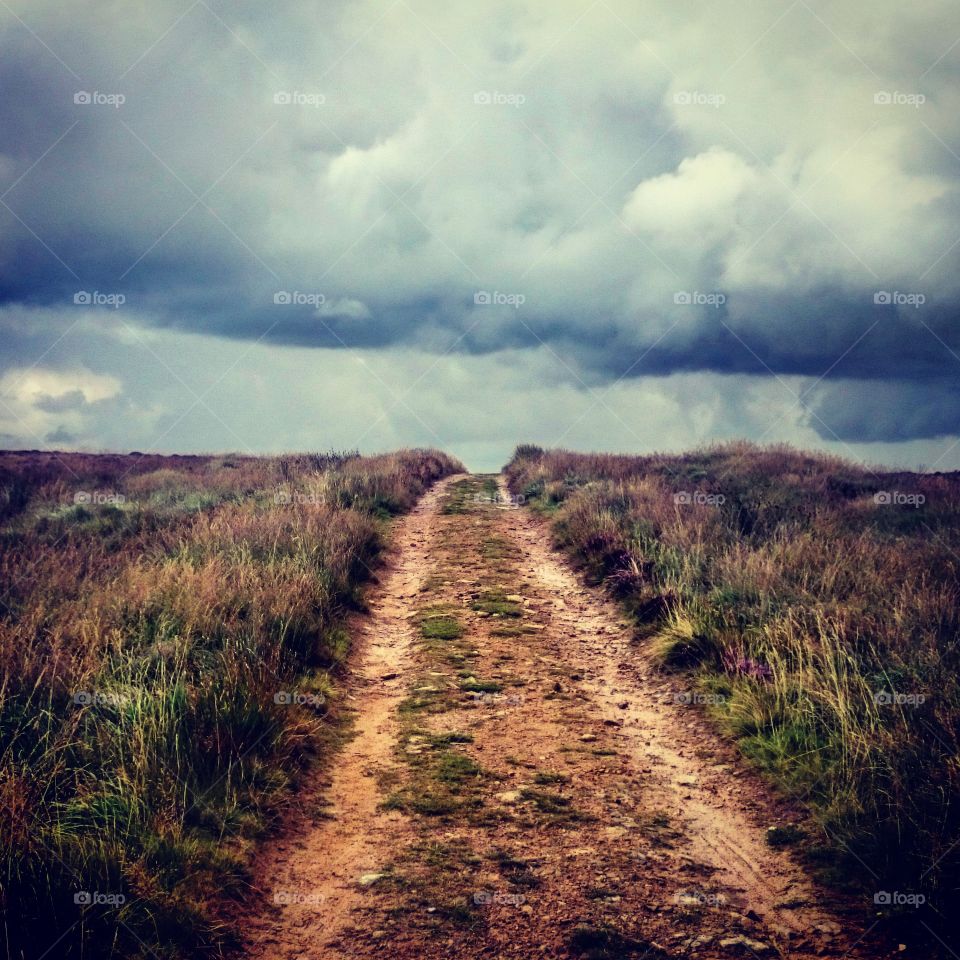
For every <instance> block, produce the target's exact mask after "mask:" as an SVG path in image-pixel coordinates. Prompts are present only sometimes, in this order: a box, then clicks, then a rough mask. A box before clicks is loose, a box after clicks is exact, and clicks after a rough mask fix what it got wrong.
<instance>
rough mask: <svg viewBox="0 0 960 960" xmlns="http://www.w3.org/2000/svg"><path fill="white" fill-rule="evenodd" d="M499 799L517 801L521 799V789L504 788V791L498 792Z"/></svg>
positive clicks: (503, 801) (506, 801)
mask: <svg viewBox="0 0 960 960" xmlns="http://www.w3.org/2000/svg"><path fill="white" fill-rule="evenodd" d="M497 799H498V800H499V801H500V802H501V803H516V802H517V801H518V800H519V799H520V791H519V790H504V791H503V793H498V794H497Z"/></svg>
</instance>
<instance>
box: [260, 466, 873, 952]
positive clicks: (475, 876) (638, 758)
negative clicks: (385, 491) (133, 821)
mask: <svg viewBox="0 0 960 960" xmlns="http://www.w3.org/2000/svg"><path fill="white" fill-rule="evenodd" d="M494 494H496V487H495V486H494V484H493V483H492V482H491V481H490V480H484V479H483V478H467V479H463V478H459V479H455V480H454V481H452V482H447V483H446V484H444V485H443V486H442V487H441V488H438V489H435V490H434V491H433V492H431V493H430V494H429V495H428V496H427V497H426V498H425V499H424V500H423V502H422V503H421V504H420V505H419V507H418V508H417V510H416V511H415V512H414V513H413V514H411V515H410V516H409V517H407V518H405V519H404V520H402V521H401V522H400V523H399V524H398V526H397V529H396V536H395V542H396V549H395V551H394V561H393V564H392V566H391V567H390V568H389V569H388V572H387V574H386V575H385V576H384V578H383V581H382V583H381V584H380V586H379V587H378V588H377V590H376V591H375V593H374V596H373V598H372V612H371V616H370V617H369V618H368V619H367V620H366V622H365V626H364V630H363V634H364V637H362V638H361V653H360V657H359V659H360V666H359V668H358V672H359V676H360V678H361V680H360V681H358V683H357V687H356V690H355V692H354V693H355V696H356V697H357V701H356V705H357V707H358V710H359V720H358V724H357V736H356V738H355V739H353V740H352V741H351V742H350V743H349V745H348V746H347V747H346V748H345V750H344V751H343V752H342V754H341V755H340V756H339V757H338V758H337V760H336V761H335V763H334V765H333V767H332V782H331V784H330V785H329V789H325V788H324V785H323V784H317V785H316V787H315V788H314V789H313V790H312V791H308V792H307V795H306V796H305V802H304V809H305V810H309V809H310V808H311V807H314V806H316V804H317V802H318V801H319V800H320V798H321V797H325V798H326V801H327V802H328V803H329V804H330V812H331V814H332V816H333V817H334V819H328V820H322V821H320V822H319V823H313V822H312V821H311V820H310V817H309V815H308V814H307V813H306V812H305V813H304V814H302V815H301V816H299V817H298V818H297V819H296V821H295V822H293V823H291V824H290V825H289V828H288V831H287V834H286V837H285V839H283V840H282V841H281V842H280V843H279V844H277V845H276V846H274V847H271V849H270V852H269V857H268V860H267V861H266V862H265V863H264V864H263V865H262V872H261V875H260V877H259V878H258V886H259V888H260V889H261V890H262V891H263V892H264V898H265V900H267V906H266V907H265V909H264V911H263V913H262V915H261V916H259V917H257V918H255V919H254V920H252V921H251V923H250V926H249V928H248V939H249V949H250V955H251V957H256V958H264V960H279V958H283V960H292V958H306V957H310V958H359V957H391V958H392V957H397V958H407V957H409V958H414V957H417V958H419V957H427V956H430V957H433V956H443V957H455V958H479V957H511V958H513V957H515V958H529V957H549V958H561V957H580V956H583V957H593V958H598V960H599V958H614V957H638V958H639V957H646V958H649V960H654V958H658V957H659V958H665V957H701V958H729V957H738V956H746V957H751V956H761V957H763V956H766V957H774V956H784V957H809V956H828V957H846V956H849V957H862V958H873V957H879V956H882V955H883V954H882V953H881V952H880V951H879V950H878V948H877V947H876V946H875V945H870V946H868V945H867V943H866V941H865V940H863V939H862V937H861V933H860V931H858V929H857V926H856V924H855V923H854V922H852V921H851V920H849V919H846V920H841V919H839V918H838V916H837V915H836V913H835V912H834V911H835V908H836V905H835V903H833V902H831V903H830V904H828V903H827V902H826V901H825V899H824V895H823V894H822V893H820V892H818V891H817V890H816V889H815V888H814V887H813V886H812V885H811V884H810V882H809V881H808V879H807V878H806V877H805V875H804V873H803V872H802V871H801V870H800V869H799V868H798V867H797V866H796V865H795V864H794V863H793V862H792V861H791V860H790V858H789V856H788V855H787V854H786V853H784V852H783V851H782V850H780V849H775V848H773V847H771V846H770V845H769V844H768V843H767V842H766V840H765V837H764V833H765V830H766V828H767V827H768V826H770V825H772V824H774V823H776V822H778V817H783V816H785V815H786V811H785V810H783V809H780V808H777V807H776V806H775V805H774V804H773V803H772V801H771V800H770V799H769V797H767V796H766V795H765V793H764V791H763V790H762V789H761V788H760V786H759V784H758V783H756V782H755V781H754V780H753V778H752V777H751V776H749V775H747V774H745V773H744V772H742V771H741V770H740V769H739V768H738V766H737V765H736V762H735V758H734V757H733V755H732V754H731V753H730V752H729V750H728V749H727V748H725V747H724V746H723V745H722V744H719V743H717V741H716V737H715V736H714V735H711V733H710V731H709V729H708V728H707V726H706V724H705V722H704V720H703V718H702V717H701V716H700V714H699V712H698V710H697V709H696V708H693V707H690V706H688V705H685V703H684V701H685V700H687V699H688V697H687V691H686V690H685V689H683V688H682V687H678V686H677V684H678V682H679V681H677V680H675V679H671V678H670V677H669V676H666V675H662V674H659V673H657V672H656V671H654V670H653V669H652V668H651V667H650V666H649V664H648V663H647V662H646V661H645V659H644V655H643V652H642V650H641V649H638V648H637V647H636V646H633V645H631V642H630V638H631V635H632V632H631V630H630V628H629V625H628V624H627V623H626V622H625V621H624V620H623V619H622V618H621V617H620V616H619V614H618V612H617V610H616V607H615V606H614V605H613V604H612V603H611V602H610V601H609V600H607V599H606V598H604V597H603V596H601V595H599V594H598V593H596V592H595V591H592V590H589V589H587V588H586V587H584V586H583V584H582V583H580V582H579V580H578V578H577V577H576V576H575V575H574V574H573V573H572V572H571V571H570V570H569V569H568V568H567V566H566V565H565V563H564V562H563V561H562V559H561V558H560V557H559V555H558V554H556V553H555V552H554V551H552V550H551V549H550V547H549V536H548V531H547V529H546V527H545V526H544V524H543V523H542V522H541V521H540V520H538V519H537V518H536V517H534V516H532V515H530V514H529V513H528V512H527V511H525V510H518V509H515V508H511V507H509V506H507V505H504V504H503V503H497V502H494V501H492V500H491V499H489V498H490V497H491V495H494ZM364 638H365V639H364ZM278 894H279V897H278ZM278 901H279V902H278Z"/></svg>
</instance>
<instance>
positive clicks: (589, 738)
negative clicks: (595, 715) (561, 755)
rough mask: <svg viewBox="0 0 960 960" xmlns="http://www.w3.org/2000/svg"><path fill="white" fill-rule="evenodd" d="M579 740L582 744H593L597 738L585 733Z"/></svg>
mask: <svg viewBox="0 0 960 960" xmlns="http://www.w3.org/2000/svg"><path fill="white" fill-rule="evenodd" d="M580 739H581V740H582V741H583V742H584V743H595V742H596V739H597V738H596V737H595V736H594V735H593V734H592V733H585V734H584V735H583V736H582V737H581V738H580Z"/></svg>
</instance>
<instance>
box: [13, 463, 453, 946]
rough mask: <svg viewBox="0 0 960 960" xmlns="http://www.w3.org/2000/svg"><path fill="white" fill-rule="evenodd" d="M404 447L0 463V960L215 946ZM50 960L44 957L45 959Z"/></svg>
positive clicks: (387, 507)
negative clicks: (221, 914) (384, 451)
mask: <svg viewBox="0 0 960 960" xmlns="http://www.w3.org/2000/svg"><path fill="white" fill-rule="evenodd" d="M458 469H460V465H459V464H457V463H455V462H454V461H452V460H450V459H449V458H448V457H446V456H445V455H443V454H439V453H435V452H432V451H405V452H401V453H398V454H391V455H385V456H379V457H360V456H358V455H356V454H345V455H338V454H333V455H320V456H288V457H279V458H253V457H159V456H142V455H131V456H128V457H121V456H88V455H80V454H63V455H47V454H39V453H25V454H4V455H3V456H2V457H0V523H2V526H0V569H2V574H3V576H2V580H0V582H2V587H0V604H2V606H0V645H2V648H0V649H2V653H0V673H2V677H0V841H2V847H3V851H4V852H3V858H4V860H3V870H2V874H0V891H2V908H3V912H4V929H3V938H4V946H5V948H6V951H7V955H8V956H11V957H21V956H39V955H41V954H44V952H45V951H47V950H48V949H50V948H51V947H52V946H53V945H54V944H56V947H55V950H54V953H55V955H56V956H59V957H81V956H104V957H105V956H115V957H134V956H152V957H170V958H175V957H180V956H186V955H195V954H196V953H197V952H198V951H201V950H211V949H212V950H217V949H220V948H223V947H225V946H229V944H230V942H231V940H232V934H231V931H230V929H229V928H228V927H227V926H226V925H225V924H223V923H222V922H221V921H220V920H218V906H219V903H220V902H221V898H222V896H224V895H225V894H226V895H230V894H236V893H238V892H240V891H242V889H243V887H244V884H245V881H246V878H247V860H248V858H249V856H250V854H251V851H252V849H253V845H254V842H255V840H256V839H257V838H258V837H259V836H260V835H261V834H262V833H263V831H264V829H265V828H266V827H267V826H268V825H269V823H270V821H271V818H272V817H273V816H274V815H275V814H276V812H277V809H278V806H279V805H280V804H282V802H283V800H284V798H285V797H287V796H288V795H289V789H290V787H291V785H292V783H293V782H294V781H295V779H296V777H297V776H298V773H299V772H300V771H301V770H302V768H303V766H304V764H305V763H307V762H309V760H310V759H311V758H312V757H315V756H317V755H322V754H324V753H325V752H326V751H327V748H328V747H329V746H330V744H331V742H332V741H333V739H334V738H335V737H336V736H337V731H338V727H337V725H336V724H335V723H333V722H332V721H333V720H334V719H335V717H336V714H337V703H338V694H337V683H336V676H337V673H338V672H339V671H340V670H341V669H342V667H343V664H344V660H345V657H346V655H347V653H348V650H349V636H348V635H347V634H346V632H345V630H344V628H343V617H344V614H345V613H346V612H347V611H349V610H350V609H351V608H357V607H360V606H362V602H363V601H362V597H361V594H360V592H359V591H360V587H361V585H362V584H363V582H364V581H365V580H366V579H367V578H368V576H369V572H370V569H371V567H372V566H374V565H375V564H376V563H377V559H378V556H379V553H380V550H381V547H382V543H383V522H384V521H385V520H386V519H387V518H389V517H391V516H393V515H394V514H397V513H400V512H403V511H405V510H407V509H409V508H410V507H411V506H412V505H413V504H414V503H415V501H416V499H417V498H418V497H419V496H420V494H422V493H423V492H424V491H425V490H426V489H427V488H428V487H429V486H430V485H431V484H432V483H433V482H434V481H436V480H437V479H439V478H440V477H442V476H444V475H446V474H449V473H452V472H454V471H455V470H458ZM51 955H52V954H51Z"/></svg>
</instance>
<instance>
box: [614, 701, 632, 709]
mask: <svg viewBox="0 0 960 960" xmlns="http://www.w3.org/2000/svg"><path fill="white" fill-rule="evenodd" d="M629 706H630V703H629V701H627V700H622V701H621V702H620V703H618V704H617V709H618V710H626V709H627V707H629Z"/></svg>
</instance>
